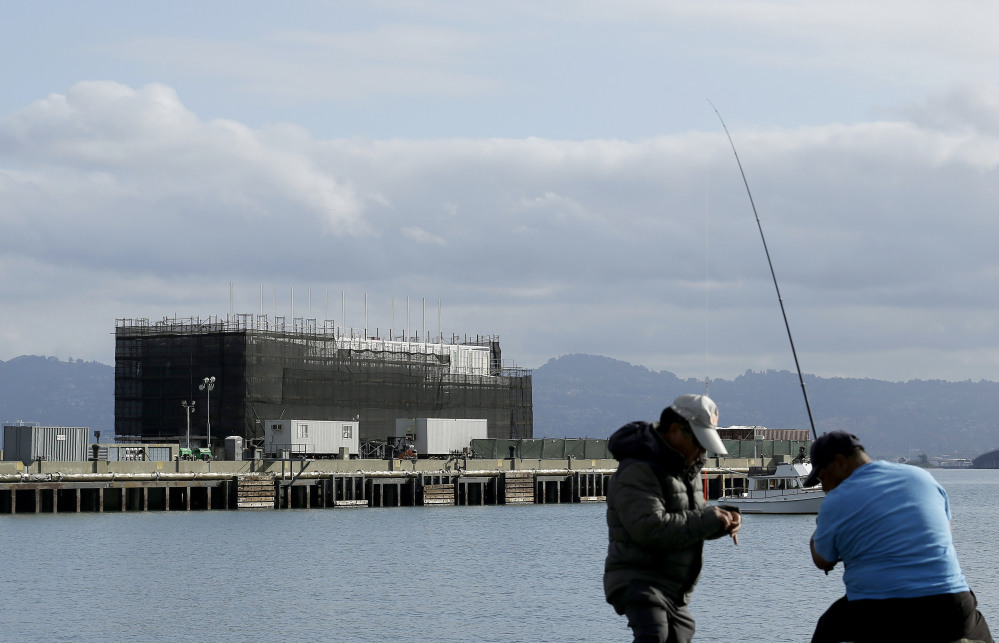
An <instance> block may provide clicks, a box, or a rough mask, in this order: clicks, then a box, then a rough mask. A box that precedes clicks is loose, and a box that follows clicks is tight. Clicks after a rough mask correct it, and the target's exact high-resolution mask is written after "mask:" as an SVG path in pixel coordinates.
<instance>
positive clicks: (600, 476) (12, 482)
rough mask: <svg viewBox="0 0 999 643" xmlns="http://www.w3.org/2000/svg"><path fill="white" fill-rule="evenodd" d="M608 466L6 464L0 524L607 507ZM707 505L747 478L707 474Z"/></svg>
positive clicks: (479, 462) (595, 462) (462, 462)
mask: <svg viewBox="0 0 999 643" xmlns="http://www.w3.org/2000/svg"><path fill="white" fill-rule="evenodd" d="M616 470H617V461H616V460H609V459H585V460H584V459H577V458H569V459H565V460H530V459H509V458H508V459H498V460H485V459H478V458H463V457H459V458H453V459H450V460H447V461H445V460H433V459H427V460H363V459H359V460H309V459H291V458H289V459H279V460H249V461H209V462H199V461H186V460H174V461H163V462H157V461H125V462H105V461H97V462H50V461H44V460H41V461H37V462H34V463H31V464H29V465H25V464H23V463H21V462H0V515H2V514H26V513H64V512H70V513H78V512H96V513H101V512H124V511H202V510H213V509H214V510H250V509H253V510H273V509H277V510H281V509H311V508H364V507H418V506H424V507H425V506H447V505H465V506H467V505H521V504H572V503H585V502H603V501H605V500H606V495H607V491H606V490H607V485H608V483H609V481H610V477H611V476H612V475H613V474H614V472H615V471H616ZM702 475H703V476H704V478H703V482H704V488H705V497H706V499H714V498H717V497H719V496H721V495H726V494H730V493H735V492H739V491H741V490H742V489H743V486H744V482H745V469H741V470H740V469H734V468H731V467H726V468H719V467H717V466H709V467H707V468H705V469H704V472H703V474H702Z"/></svg>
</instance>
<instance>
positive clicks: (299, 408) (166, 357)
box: [115, 314, 533, 446]
mask: <svg viewBox="0 0 999 643" xmlns="http://www.w3.org/2000/svg"><path fill="white" fill-rule="evenodd" d="M427 340H428V338H426V337H424V338H422V341H421V338H420V336H419V333H416V334H415V335H414V336H410V335H408V334H407V333H402V334H395V333H394V332H393V331H391V330H389V331H388V333H387V336H386V337H381V335H380V332H379V331H378V330H377V329H376V330H375V332H374V333H373V334H372V333H369V332H368V331H367V330H366V329H365V330H362V331H358V330H357V329H342V328H339V327H337V326H336V325H335V324H334V323H333V322H329V321H326V322H323V323H322V324H319V323H317V321H316V320H315V319H306V318H293V319H292V320H291V322H290V323H289V322H288V321H287V320H286V319H285V318H284V317H275V318H274V319H270V318H268V316H267V315H248V314H239V315H234V316H233V315H230V316H227V317H225V318H219V317H209V318H207V319H201V318H187V319H177V318H164V319H162V320H161V321H157V322H150V321H149V320H148V319H118V320H116V322H115V434H116V436H117V438H118V439H119V440H122V441H129V440H135V441H147V442H148V441H151V440H155V441H167V440H181V439H183V436H185V435H186V431H187V429H186V426H187V425H186V422H187V409H186V408H185V407H183V406H182V405H181V402H182V401H188V402H190V401H196V402H197V404H196V406H195V412H194V413H192V414H191V418H190V421H191V437H192V439H194V440H195V441H201V442H204V440H205V439H206V437H207V434H208V431H207V429H208V425H209V419H210V426H211V436H212V441H213V442H221V440H222V439H224V437H226V436H231V435H236V436H242V437H243V438H244V439H245V440H246V441H247V443H248V444H249V445H251V446H252V445H253V444H254V443H255V442H259V441H260V440H262V438H263V422H264V421H266V420H272V419H277V418H283V417H287V418H308V419H315V420H358V423H359V427H360V429H359V431H360V439H361V441H367V440H377V439H382V440H383V439H385V437H386V436H389V435H394V432H395V420H396V419H397V418H400V417H440V418H484V419H486V420H487V422H488V435H489V437H491V438H504V439H520V438H531V437H533V412H532V392H531V372H530V371H529V370H527V369H521V368H518V367H516V366H512V365H504V364H503V361H502V354H501V351H500V345H499V338H498V337H497V336H495V335H476V336H474V337H470V336H464V337H460V336H458V335H452V336H451V338H450V339H445V338H443V337H441V336H438V337H436V338H433V339H432V340H431V341H427ZM205 377H215V378H216V384H215V387H214V389H213V391H211V392H210V395H211V404H210V407H211V408H210V412H211V417H210V418H208V417H207V413H208V407H209V405H208V404H207V402H208V400H207V399H205V398H206V395H205V393H204V392H199V390H198V385H199V384H200V383H201V382H202V380H203V379H204V378H205Z"/></svg>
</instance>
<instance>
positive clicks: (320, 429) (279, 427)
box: [263, 420, 360, 457]
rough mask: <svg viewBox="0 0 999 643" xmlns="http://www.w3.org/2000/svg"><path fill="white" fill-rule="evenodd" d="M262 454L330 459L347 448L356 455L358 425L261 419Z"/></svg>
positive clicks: (358, 440) (335, 421)
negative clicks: (283, 452) (286, 453)
mask: <svg viewBox="0 0 999 643" xmlns="http://www.w3.org/2000/svg"><path fill="white" fill-rule="evenodd" d="M263 424H264V453H268V454H278V453H281V452H282V451H285V450H287V451H288V452H289V453H290V454H291V455H296V456H315V457H332V456H335V455H338V454H339V453H340V448H341V447H347V453H348V454H350V455H358V453H359V452H360V449H359V447H360V439H359V436H358V423H357V421H356V420H354V421H342V420H264V423H263Z"/></svg>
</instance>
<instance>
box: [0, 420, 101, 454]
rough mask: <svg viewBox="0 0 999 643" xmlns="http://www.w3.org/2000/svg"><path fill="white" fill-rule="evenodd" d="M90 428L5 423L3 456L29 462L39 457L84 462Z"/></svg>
mask: <svg viewBox="0 0 999 643" xmlns="http://www.w3.org/2000/svg"><path fill="white" fill-rule="evenodd" d="M89 444H90V429H89V428H87V427H80V426H31V425H18V426H5V427H4V428H3V458H4V460H8V461H13V460H20V461H21V462H23V463H24V464H31V463H32V462H34V461H35V460H38V459H39V458H41V459H44V460H53V461H57V462H86V460H87V447H88V445H89Z"/></svg>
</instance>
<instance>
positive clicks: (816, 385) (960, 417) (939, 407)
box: [534, 355, 999, 456]
mask: <svg viewBox="0 0 999 643" xmlns="http://www.w3.org/2000/svg"><path fill="white" fill-rule="evenodd" d="M805 386H806V389H807V391H808V400H809V402H810V404H811V407H812V414H813V416H814V419H815V424H816V429H817V430H818V432H819V433H820V434H821V433H822V432H824V431H831V430H833V429H845V430H850V431H852V432H854V433H856V434H857V435H858V436H859V437H860V438H861V439H862V440H863V442H864V443H865V446H866V447H867V448H868V450H870V451H871V452H872V453H875V454H882V455H884V454H898V455H908V454H909V452H910V451H912V452H913V453H914V454H916V453H927V454H930V455H944V454H950V455H954V456H975V455H979V454H982V453H985V452H987V451H991V450H993V449H996V448H999V383H996V382H987V381H980V382H972V381H965V382H944V381H939V380H933V381H922V380H912V381H909V382H885V381H881V380H872V379H848V378H820V377H815V376H809V375H806V376H805ZM704 392H705V387H704V382H703V381H699V380H696V379H686V380H684V379H680V378H678V377H677V376H676V375H674V374H672V373H670V372H668V371H661V372H655V371H650V370H649V369H647V368H644V367H642V366H634V365H631V364H628V363H627V362H621V361H618V360H614V359H610V358H607V357H600V356H596V355H565V356H562V357H558V358H554V359H551V360H549V361H548V362H547V363H546V364H544V365H543V366H541V367H540V368H537V369H535V370H534V435H535V436H545V437H563V436H564V437H591V438H602V437H607V436H609V435H610V434H611V433H612V432H613V431H614V430H615V429H617V428H618V427H620V426H621V425H623V424H625V423H627V422H629V421H631V420H639V419H658V417H659V413H660V412H661V411H662V409H663V406H665V405H666V404H667V403H668V402H670V401H672V399H673V398H674V397H676V396H677V395H680V394H682V393H704ZM708 394H709V395H710V396H711V397H712V398H713V399H714V400H715V401H716V402H717V403H718V406H719V408H720V410H721V424H722V426H732V425H750V426H751V425H762V426H766V427H769V428H772V429H808V428H809V426H808V414H807V411H806V410H805V403H804V401H803V397H802V394H801V384H800V383H799V381H798V375H797V373H792V372H789V371H766V372H760V373H754V372H751V371H747V372H746V373H745V374H743V375H740V376H738V377H736V378H735V379H734V380H713V381H712V382H711V383H710V389H709V391H708Z"/></svg>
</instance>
